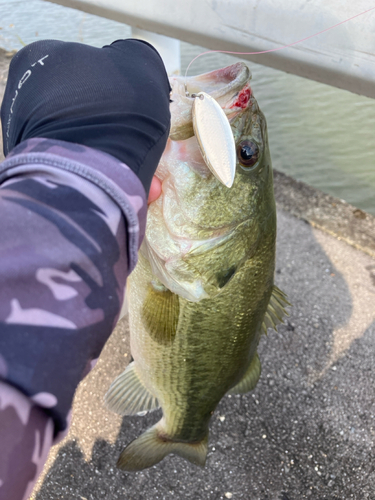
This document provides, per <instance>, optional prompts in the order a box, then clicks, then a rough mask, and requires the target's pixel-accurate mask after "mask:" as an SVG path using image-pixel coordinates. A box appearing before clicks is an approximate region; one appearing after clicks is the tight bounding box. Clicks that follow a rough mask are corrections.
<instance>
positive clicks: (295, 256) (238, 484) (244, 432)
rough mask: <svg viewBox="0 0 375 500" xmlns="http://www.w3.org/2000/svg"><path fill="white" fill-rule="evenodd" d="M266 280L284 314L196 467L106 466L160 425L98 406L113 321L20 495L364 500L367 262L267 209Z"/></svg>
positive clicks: (370, 419)
mask: <svg viewBox="0 0 375 500" xmlns="http://www.w3.org/2000/svg"><path fill="white" fill-rule="evenodd" d="M276 180H277V179H276ZM284 194H285V193H284ZM317 196H318V197H319V196H320V194H319V193H317ZM324 196H326V195H324ZM292 197H293V196H292V195H291V196H290V198H292ZM290 198H289V199H290ZM335 202H336V203H339V200H334V199H332V203H335ZM348 207H349V210H352V212H353V211H354V210H355V209H352V207H350V206H348ZM366 219H368V221H372V222H373V219H372V217H371V216H369V215H368V214H366ZM340 238H341V237H340ZM276 284H277V285H278V286H279V287H280V288H281V289H282V290H284V291H285V292H286V293H287V294H288V296H289V299H290V301H291V303H292V304H293V307H292V308H291V309H290V317H289V318H288V320H287V322H286V324H285V325H283V326H280V327H279V331H278V332H277V333H275V332H272V333H271V332H269V335H268V336H267V337H263V338H262V340H261V343H260V349H259V355H260V359H261V362H262V376H261V379H260V381H259V383H258V385H257V387H256V389H255V390H254V391H253V392H252V393H249V394H246V395H241V396H232V397H230V396H227V397H224V399H223V400H222V401H221V402H220V404H219V406H218V408H217V410H216V412H215V413H214V415H213V417H212V421H211V426H210V440H209V453H208V459H207V464H206V467H205V468H204V469H200V468H197V467H195V466H194V465H191V464H190V463H188V462H186V461H185V460H183V459H182V458H180V457H177V456H172V455H171V456H168V457H167V458H165V459H164V460H163V461H162V462H161V463H160V464H158V465H156V466H154V467H152V468H150V469H148V470H145V471H143V472H138V473H133V474H130V473H125V472H122V471H119V470H117V469H116V461H117V458H118V456H119V454H120V452H121V451H122V449H123V448H124V446H125V445H126V444H127V443H129V442H130V441H131V440H132V439H134V438H135V437H137V436H139V435H140V434H141V433H142V432H143V431H144V430H146V429H147V428H148V427H149V426H150V425H152V424H154V423H155V422H156V421H157V420H159V418H160V412H154V413H151V414H149V415H147V416H145V417H137V416H135V417H125V418H123V419H121V418H120V417H118V416H116V415H114V414H112V413H111V412H109V411H107V410H106V409H105V408H104V407H103V403H102V399H103V395H104V393H105V392H106V390H107V388H108V386H109V384H110V382H111V381H112V380H113V378H114V377H115V376H116V375H117V374H119V373H120V372H121V371H122V370H123V369H124V368H125V366H126V365H127V363H128V362H129V360H130V350H129V331H128V323H127V318H126V317H125V318H124V319H123V320H122V321H121V322H120V323H119V325H118V327H117V328H116V330H115V332H114V333H113V335H112V336H111V338H110V340H109V341H108V343H107V345H106V347H105V350H104V352H103V354H102V356H101V358H100V361H99V363H98V365H97V366H96V368H95V369H94V370H93V372H92V373H91V374H90V375H89V376H88V377H87V378H86V379H85V380H84V381H83V382H82V383H81V385H80V387H79V389H78V391H77V394H76V398H75V402H74V411H73V423H72V427H71V431H70V434H69V436H68V437H67V438H66V439H65V440H64V441H63V442H62V443H61V444H60V445H59V446H56V447H55V448H54V449H53V452H52V454H51V456H50V459H49V462H48V464H47V465H46V468H45V473H44V476H43V477H42V478H41V480H40V482H39V484H38V487H37V491H36V492H35V493H34V495H33V496H32V499H33V500H57V499H59V500H68V499H69V500H73V499H74V500H75V499H77V500H99V499H100V500H103V499H105V500H117V499H118V500H120V499H121V500H123V499H126V500H151V499H152V500H154V499H155V500H156V499H160V500H161V499H163V500H172V499H173V500H175V499H190V498H191V499H196V500H198V499H199V500H200V499H202V500H214V499H215V500H216V499H226V498H233V499H234V500H235V499H246V500H300V499H305V498H308V499H313V500H323V499H324V500H349V499H356V500H365V499H368V500H373V499H375V460H374V459H375V457H374V437H375V420H374V416H375V403H374V381H375V375H374V367H375V260H374V259H373V258H372V257H371V256H370V255H368V254H366V253H365V252H363V251H361V250H358V249H356V248H354V247H353V246H351V245H349V244H348V243H346V242H345V241H343V240H342V239H340V240H339V239H338V238H337V237H334V236H332V235H331V234H327V232H324V231H323V230H321V229H317V228H314V227H312V226H311V225H310V224H309V223H308V222H306V221H305V220H302V219H299V218H297V217H296V216H294V215H291V214H290V213H289V212H286V211H284V210H282V209H279V210H278V244H277V270H276Z"/></svg>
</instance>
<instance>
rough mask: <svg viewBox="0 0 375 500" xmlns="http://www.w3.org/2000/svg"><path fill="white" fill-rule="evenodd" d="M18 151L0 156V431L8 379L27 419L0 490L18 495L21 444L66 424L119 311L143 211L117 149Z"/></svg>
mask: <svg viewBox="0 0 375 500" xmlns="http://www.w3.org/2000/svg"><path fill="white" fill-rule="evenodd" d="M17 151H18V154H14V155H12V156H11V157H8V159H7V160H6V161H5V162H4V163H3V164H2V165H0V175H2V177H0V180H1V188H0V212H1V214H2V216H1V218H0V234H1V235H2V236H1V259H0V280H1V284H2V286H1V287H0V353H1V358H0V367H2V368H0V372H1V373H0V376H1V377H2V379H3V381H5V382H7V383H8V384H9V386H8V387H7V389H6V392H4V386H3V389H2V390H3V392H0V405H1V406H0V407H1V408H2V410H1V411H0V425H1V426H2V428H1V429H0V433H1V432H3V433H7V431H8V430H9V432H10V427H9V425H10V424H9V418H8V416H7V415H8V414H9V411H10V410H9V406H8V405H6V401H7V399H6V397H5V396H4V394H9V391H12V390H13V389H12V387H15V388H18V389H19V390H20V391H22V393H23V394H24V395H25V396H27V397H25V400H26V401H28V403H29V405H30V407H29V409H28V410H27V411H26V413H28V414H29V415H32V421H31V424H30V426H31V427H30V428H29V427H28V426H26V427H25V426H24V427H23V435H22V436H23V437H22V439H21V437H20V439H21V441H20V442H19V444H17V443H16V442H15V449H14V450H13V452H11V451H9V452H7V453H4V452H3V448H2V453H1V454H0V499H2V498H7V499H9V498H12V500H18V499H22V498H23V497H22V496H21V493H17V495H18V496H14V495H15V493H13V496H9V495H8V496H3V495H5V494H4V493H3V491H7V490H5V486H6V487H10V486H9V481H12V478H13V479H15V476H13V475H10V476H9V468H12V467H13V466H12V464H11V461H12V462H13V461H14V460H20V459H19V458H18V459H17V458H16V457H17V456H18V455H19V453H21V449H22V450H23V451H22V453H24V451H25V449H26V448H22V446H26V444H25V443H26V442H27V443H29V444H28V445H27V446H29V447H30V446H32V445H31V444H30V443H33V439H34V440H35V438H34V437H33V436H34V434H35V432H36V429H37V428H38V429H39V430H40V429H41V428H43V426H44V429H45V436H46V441H45V445H44V448H43V450H44V451H45V450H46V449H47V448H49V446H50V441H51V422H53V438H54V439H55V440H56V439H58V438H59V434H60V435H61V433H63V432H65V431H66V428H67V415H68V413H69V410H70V408H71V404H72V399H73V395H74V391H75V389H76V386H77V384H78V383H79V381H80V380H81V379H82V377H83V376H85V375H86V374H87V373H88V371H89V370H90V367H91V364H92V361H93V360H95V359H96V358H97V357H98V356H99V354H100V351H101V349H102V347H103V345H104V343H105V341H106V340H107V338H108V336H109V335H110V333H111V332H112V329H113V327H114V326H115V324H116V321H117V319H118V314H119V311H120V308H121V304H122V300H123V294H124V287H125V281H126V277H127V275H128V274H129V272H130V271H131V270H132V269H133V267H134V265H135V263H136V259H137V250H138V248H139V245H140V242H141V239H142V236H143V233H144V226H145V218H146V204H145V193H144V190H143V187H142V185H141V184H140V182H139V181H138V179H137V178H136V176H135V175H134V174H133V173H132V172H131V171H130V170H129V169H128V168H127V167H126V166H125V165H124V164H122V163H121V162H119V161H117V160H115V159H114V158H112V157H110V156H108V155H105V154H103V153H100V152H96V151H94V150H90V149H89V148H85V147H82V146H78V145H75V144H67V143H56V142H54V141H45V140H41V139H32V140H30V141H27V142H26V143H21V144H20V146H19V147H18V148H16V153H17ZM62 380H63V381H64V383H61V381H62ZM15 392H18V391H15ZM15 392H13V393H12V394H13V396H14V394H15ZM21 396H22V394H21ZM33 402H36V403H37V405H38V406H35V405H33ZM4 405H5V406H4ZM41 408H43V409H41ZM14 411H16V413H17V410H13V412H14ZM18 414H19V415H20V413H18ZM35 419H37V420H38V423H37V424H36V425H37V427H35V426H34V427H33V425H34V423H35V422H36V420H35ZM21 421H22V419H21ZM12 425H13V427H12V429H13V428H14V429H16V427H17V425H18V424H17V423H16V421H13V423H12ZM4 426H6V427H7V428H9V429H5V427H4ZM14 426H16V427H14ZM38 426H39V427H38ZM15 432H17V431H15ZM38 432H39V431H38ZM40 432H41V431H40ZM0 439H1V434H0ZM22 440H23V441H22ZM0 442H2V441H0ZM21 442H23V445H22V446H21ZM27 446H26V447H27ZM17 450H18V451H17ZM44 451H43V453H42V454H40V457H42V458H38V464H39V463H40V462H42V461H44V460H45V458H46V454H45V452H44ZM26 456H29V459H27V458H25V457H23V458H22V460H21V461H23V462H25V461H26V462H27V463H28V464H29V469H30V472H29V473H26V471H27V470H28V467H27V466H26V463H24V465H23V470H24V471H25V474H24V475H25V478H26V479H27V477H29V479H28V481H31V480H35V479H36V475H37V474H38V473H39V469H38V471H36V469H35V467H36V466H35V463H34V462H35V460H34V459H35V457H34V459H32V460H31V459H30V454H29V455H27V454H26ZM28 460H29V461H28ZM4 471H6V472H4ZM32 471H34V472H32ZM2 474H5V475H4V476H2ZM31 476H33V478H31ZM34 476H35V477H34ZM30 478H31V479H30ZM26 479H25V481H26ZM5 480H6V481H7V482H6V483H5ZM17 487H19V488H21V487H20V486H17ZM27 487H28V486H27V484H26V482H25V484H24V490H23V492H25V491H26V488H27ZM22 494H25V493H22Z"/></svg>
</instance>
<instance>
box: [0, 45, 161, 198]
mask: <svg viewBox="0 0 375 500" xmlns="http://www.w3.org/2000/svg"><path fill="white" fill-rule="evenodd" d="M169 93H170V86H169V81H168V77H167V74H166V71H165V68H164V64H163V62H162V59H161V58H160V56H159V54H158V53H157V51H156V50H155V49H154V48H153V47H152V46H151V45H150V44H148V43H147V42H143V41H141V40H133V39H128V40H118V41H116V42H114V43H112V44H111V45H108V46H105V47H103V48H101V49H100V48H95V47H90V46H88V45H83V44H79V43H70V42H69V43H68V42H61V41H57V40H42V41H38V42H35V43H32V44H30V45H28V46H27V47H25V48H23V49H22V50H20V51H19V52H18V53H17V54H16V55H15V56H14V58H13V60H12V62H11V64H10V69H9V77H8V84H7V88H6V91H5V95H4V100H3V104H2V108H1V118H2V122H3V142H4V153H5V154H8V153H9V152H10V151H11V150H12V149H13V148H14V147H15V146H17V145H18V144H19V143H20V142H22V141H24V140H26V139H29V138H31V137H45V138H50V139H57V140H62V141H67V142H73V143H78V144H83V145H86V146H89V147H92V148H95V149H99V150H101V151H104V152H105V153H108V154H110V155H112V156H114V157H115V158H117V159H119V160H120V161H122V162H123V163H125V164H126V165H127V166H129V167H130V168H131V169H132V170H133V172H134V173H135V174H136V175H137V176H138V178H139V179H140V180H141V182H142V184H143V186H144V188H145V191H146V194H147V193H148V191H149V188H150V184H151V180H152V177H153V174H154V172H155V170H156V167H157V165H158V163H159V159H160V157H161V155H162V153H163V151H164V148H165V144H166V141H167V138H168V133H169V126H170V111H169Z"/></svg>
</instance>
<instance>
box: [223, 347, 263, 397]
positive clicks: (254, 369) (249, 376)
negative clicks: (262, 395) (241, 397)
mask: <svg viewBox="0 0 375 500" xmlns="http://www.w3.org/2000/svg"><path fill="white" fill-rule="evenodd" d="M260 372H261V365H260V360H259V356H258V353H257V352H256V353H255V356H254V357H253V359H252V360H251V363H250V365H249V367H248V369H247V370H246V373H245V375H244V376H243V377H242V379H241V380H240V381H239V382H238V384H237V385H235V386H234V387H232V389H230V390H229V391H228V394H246V393H247V392H249V391H252V390H253V389H254V388H255V386H256V385H257V383H258V380H259V377H260Z"/></svg>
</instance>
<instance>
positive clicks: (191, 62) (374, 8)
mask: <svg viewBox="0 0 375 500" xmlns="http://www.w3.org/2000/svg"><path fill="white" fill-rule="evenodd" d="M371 10H375V7H371V9H368V10H365V11H364V12H361V13H360V14H356V15H355V16H352V17H349V18H348V19H345V21H341V22H339V23H337V24H334V25H333V26H330V27H329V28H326V29H324V30H322V31H319V32H318V33H314V34H313V35H310V36H307V37H306V38H302V39H301V40H297V41H296V42H292V43H288V44H287V45H283V46H282V47H277V48H275V49H268V50H261V51H260V52H233V51H231V50H207V51H206V52H201V53H200V54H198V55H197V56H196V57H194V59H193V60H192V61H190V63H189V65H188V67H187V68H186V71H185V93H186V96H187V97H189V95H190V93H189V92H188V90H187V84H186V78H187V74H188V71H189V68H190V66H191V65H192V64H193V62H194V61H195V60H196V59H198V57H201V56H203V55H205V54H212V53H215V52H221V53H222V54H236V55H257V54H267V53H268V52H276V51H278V50H282V49H286V48H287V47H292V46H293V45H297V44H298V43H302V42H305V41H306V40H309V39H310V38H314V37H315V36H318V35H321V34H322V33H325V32H326V31H329V30H332V29H333V28H337V26H340V25H341V24H344V23H347V22H348V21H351V20H352V19H355V18H356V17H359V16H363V14H367V12H370V11H371Z"/></svg>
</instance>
